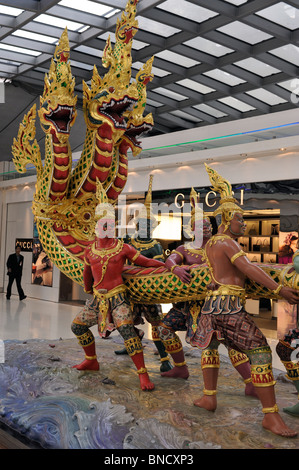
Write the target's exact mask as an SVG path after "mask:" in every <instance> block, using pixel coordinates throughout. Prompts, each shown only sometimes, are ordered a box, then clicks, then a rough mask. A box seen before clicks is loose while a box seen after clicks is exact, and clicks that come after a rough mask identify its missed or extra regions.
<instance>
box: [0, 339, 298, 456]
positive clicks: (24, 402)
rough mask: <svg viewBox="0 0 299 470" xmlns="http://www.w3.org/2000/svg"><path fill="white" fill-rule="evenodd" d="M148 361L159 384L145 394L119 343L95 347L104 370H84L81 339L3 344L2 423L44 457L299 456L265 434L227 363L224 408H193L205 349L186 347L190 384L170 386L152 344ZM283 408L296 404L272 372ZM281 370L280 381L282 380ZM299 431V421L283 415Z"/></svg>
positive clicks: (291, 443) (287, 443)
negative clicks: (80, 452)
mask: <svg viewBox="0 0 299 470" xmlns="http://www.w3.org/2000/svg"><path fill="white" fill-rule="evenodd" d="M144 345H145V349H144V354H145V360H146V365H147V368H148V370H149V373H150V377H151V379H152V380H153V382H154V383H155V385H156V389H155V390H154V391H153V392H142V391H141V390H140V388H139V379H138V376H137V374H136V370H135V368H134V366H133V364H132V361H131V359H130V358H129V357H128V356H117V355H115V353H114V351H115V350H117V349H120V348H121V347H122V341H121V339H120V337H117V336H116V337H112V338H110V339H107V340H100V339H97V340H96V347H97V353H98V357H99V360H100V364H101V366H100V367H101V368H100V372H80V371H77V370H76V369H72V367H71V366H72V365H73V364H76V363H79V362H81V360H82V358H83V354H82V350H81V348H80V346H79V345H78V343H77V340H76V339H75V338H74V339H69V340H63V339H60V340H56V341H53V340H51V341H48V340H30V341H29V340H28V341H27V342H22V341H5V363H3V364H0V423H2V424H3V425H5V426H7V427H8V428H10V429H11V430H13V431H14V432H16V433H18V434H19V435H21V436H24V437H25V438H26V439H27V440H28V442H31V443H32V444H34V443H36V444H37V445H38V446H40V447H43V448H46V449H265V448H276V449H298V448H299V438H295V439H283V438H281V437H279V436H274V435H272V434H271V433H269V432H267V431H265V430H264V429H263V428H262V426H261V422H262V418H263V414H262V411H261V406H260V404H259V402H258V400H256V399H254V398H252V397H246V396H245V395H244V384H243V382H242V380H241V378H240V376H239V375H238V373H237V372H236V371H235V370H234V369H233V367H232V366H231V364H230V362H229V360H228V359H227V358H226V357H221V368H220V374H219V388H218V408H217V410H216V412H214V413H209V412H208V411H206V410H202V409H199V408H197V407H195V406H194V405H193V401H194V399H196V398H198V397H199V396H200V395H201V392H202V389H203V382H202V375H201V371H200V351H198V350H197V349H190V348H186V351H185V352H186V359H187V362H188V366H189V370H190V377H189V379H188V380H187V381H185V380H182V379H165V378H162V377H161V376H160V361H159V358H158V356H157V355H156V354H155V348H154V346H153V343H152V342H151V341H144ZM274 372H275V376H276V380H277V385H276V392H277V401H278V405H279V407H280V409H281V410H282V408H283V407H284V406H290V405H293V404H295V403H296V400H297V394H296V392H295V389H294V387H293V385H292V384H291V383H289V382H288V381H287V380H286V379H284V374H283V373H281V372H280V371H274ZM276 372H277V373H276ZM282 414H283V417H284V419H285V421H286V422H287V424H288V425H289V426H290V427H292V428H294V429H297V430H298V431H299V419H298V418H294V417H292V416H289V415H286V414H284V413H283V412H282Z"/></svg>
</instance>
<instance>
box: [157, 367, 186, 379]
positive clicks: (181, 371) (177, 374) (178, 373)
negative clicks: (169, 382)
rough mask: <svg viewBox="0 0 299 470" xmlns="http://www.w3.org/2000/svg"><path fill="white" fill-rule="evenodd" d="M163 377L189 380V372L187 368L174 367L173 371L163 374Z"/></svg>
mask: <svg viewBox="0 0 299 470" xmlns="http://www.w3.org/2000/svg"><path fill="white" fill-rule="evenodd" d="M161 376H162V377H170V378H172V379H177V378H179V379H185V380H187V379H188V377H189V370H188V367H187V366H181V367H177V366H174V367H173V369H171V370H168V371H167V372H162V373H161Z"/></svg>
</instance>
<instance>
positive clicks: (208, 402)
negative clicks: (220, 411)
mask: <svg viewBox="0 0 299 470" xmlns="http://www.w3.org/2000/svg"><path fill="white" fill-rule="evenodd" d="M193 405H195V406H198V407H199V408H204V409H205V410H208V411H215V410H216V408H217V398H216V396H215V395H212V396H208V395H203V396H202V397H201V398H199V399H198V400H195V401H194V402H193Z"/></svg>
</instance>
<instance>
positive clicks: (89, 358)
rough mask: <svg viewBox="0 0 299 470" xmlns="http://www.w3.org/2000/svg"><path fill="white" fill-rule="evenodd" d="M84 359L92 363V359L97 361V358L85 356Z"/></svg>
mask: <svg viewBox="0 0 299 470" xmlns="http://www.w3.org/2000/svg"><path fill="white" fill-rule="evenodd" d="M85 359H88V360H89V361H93V360H94V359H97V356H85Z"/></svg>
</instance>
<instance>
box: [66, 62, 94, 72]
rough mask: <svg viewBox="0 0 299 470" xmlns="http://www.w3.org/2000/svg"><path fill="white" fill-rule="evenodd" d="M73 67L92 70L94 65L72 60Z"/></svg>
mask: <svg viewBox="0 0 299 470" xmlns="http://www.w3.org/2000/svg"><path fill="white" fill-rule="evenodd" d="M71 66H72V67H78V68H79V69H84V70H92V69H93V65H89V64H84V63H83V62H78V61H77V60H71Z"/></svg>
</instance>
